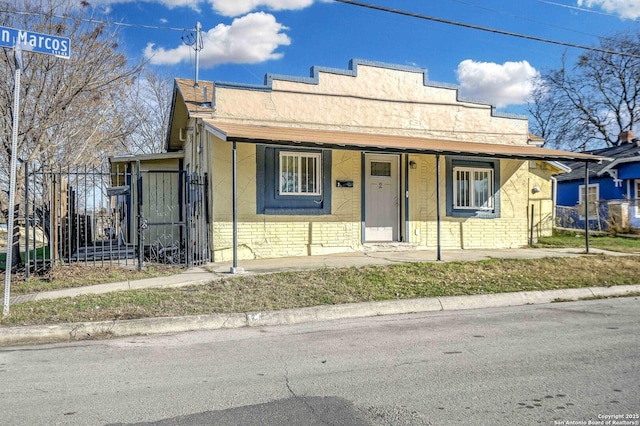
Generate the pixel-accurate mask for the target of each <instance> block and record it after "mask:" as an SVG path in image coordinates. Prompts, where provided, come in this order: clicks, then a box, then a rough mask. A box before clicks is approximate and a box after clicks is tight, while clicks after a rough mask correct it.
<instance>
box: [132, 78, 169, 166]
mask: <svg viewBox="0 0 640 426" xmlns="http://www.w3.org/2000/svg"><path fill="white" fill-rule="evenodd" d="M172 90H173V85H172V80H171V79H170V78H169V77H168V76H166V75H163V74H161V73H158V72H154V71H151V70H148V69H147V70H145V71H144V72H143V73H142V75H141V76H140V78H138V79H137V80H136V82H135V83H134V84H133V86H132V88H131V90H130V91H129V97H128V98H127V99H126V102H127V105H124V106H123V108H126V109H127V110H128V111H129V114H128V119H129V120H132V121H133V122H134V123H135V130H134V131H133V132H132V133H131V134H129V135H128V136H127V138H126V141H127V149H128V151H129V153H131V154H153V153H159V152H162V151H163V148H164V142H165V138H166V134H167V131H168V128H169V119H170V113H171V111H170V107H171V92H172Z"/></svg>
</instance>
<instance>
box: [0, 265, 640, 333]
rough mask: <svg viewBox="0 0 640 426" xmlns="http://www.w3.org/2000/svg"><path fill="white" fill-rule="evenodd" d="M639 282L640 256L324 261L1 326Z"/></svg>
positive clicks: (71, 303)
mask: <svg viewBox="0 0 640 426" xmlns="http://www.w3.org/2000/svg"><path fill="white" fill-rule="evenodd" d="M77 274H80V273H76V275H77ZM80 275H82V274H80ZM639 283H640V256H622V257H614V256H603V255H591V256H581V257H571V258H569V257H566V258H545V259H532V260H523V259H491V260H484V261H477V262H450V263H434V262H424V263H407V264H397V265H390V266H367V267H361V268H355V267H354V268H341V269H328V268H324V269H319V270H315V271H302V272H283V273H275V274H267V275H247V276H239V277H234V278H229V279H225V280H220V281H214V282H211V283H209V284H207V285H201V286H193V287H183V288H175V289H171V288H167V289H147V290H135V291H120V292H114V293H109V294H102V295H84V296H78V297H75V298H64V299H54V300H42V301H36V302H28V303H22V304H17V305H13V306H12V307H11V313H10V315H8V316H7V317H2V319H1V320H0V325H4V326H11V325H31V324H52V323H59V322H78V321H104V320H121V319H135V318H148V317H162V316H164V317H166V316H182V315H206V314H216V313H232V312H250V311H263V310H277V309H287V308H298V307H306V306H315V305H328V304H341V303H352V302H365V301H381V300H399V299H411V298H419V297H439V296H456V295H470V294H488V293H503V292H514V291H528V290H550V289H562V288H579V287H592V286H614V285H624V284H639Z"/></svg>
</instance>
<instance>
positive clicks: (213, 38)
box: [144, 12, 291, 68]
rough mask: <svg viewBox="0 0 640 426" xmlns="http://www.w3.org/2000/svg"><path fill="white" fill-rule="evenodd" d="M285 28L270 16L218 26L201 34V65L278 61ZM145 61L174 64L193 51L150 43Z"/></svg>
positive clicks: (285, 43)
mask: <svg viewBox="0 0 640 426" xmlns="http://www.w3.org/2000/svg"><path fill="white" fill-rule="evenodd" d="M285 30H287V27H285V26H284V25H282V24H280V23H278V22H277V21H276V18H275V17H274V16H273V15H270V14H268V13H264V12H258V13H250V14H248V15H246V16H243V17H241V18H237V19H234V20H233V22H232V23H231V25H225V24H219V25H216V26H215V27H214V28H212V29H210V30H209V31H207V32H206V33H204V34H203V36H202V37H203V45H204V47H203V49H202V51H201V52H200V65H201V66H202V67H203V68H211V67H214V66H216V65H220V64H224V63H234V64H255V63H259V62H264V61H268V60H271V59H280V58H281V57H282V56H283V54H282V53H277V52H276V49H278V47H280V46H288V45H289V44H291V39H290V38H289V37H288V36H287V35H286V34H284V32H283V31H285ZM144 56H145V58H147V59H149V61H150V62H151V63H152V64H154V65H175V64H178V63H180V62H185V61H189V60H191V58H193V48H192V47H189V46H185V45H182V46H179V47H176V48H175V49H165V48H163V47H158V48H156V47H155V45H154V44H153V43H149V44H147V47H146V48H145V49H144Z"/></svg>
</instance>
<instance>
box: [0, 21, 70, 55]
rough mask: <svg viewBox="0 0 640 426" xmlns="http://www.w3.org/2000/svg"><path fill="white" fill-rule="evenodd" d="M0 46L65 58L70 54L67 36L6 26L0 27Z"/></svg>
mask: <svg viewBox="0 0 640 426" xmlns="http://www.w3.org/2000/svg"><path fill="white" fill-rule="evenodd" d="M0 47H17V48H19V49H20V50H22V51H24V52H37V53H44V54H47V55H53V56H57V57H59V58H65V59H69V56H70V55H71V41H70V40H69V39H68V38H67V37H57V36H52V35H49V34H40V33H34V32H32V31H25V30H17V29H15V28H8V27H0Z"/></svg>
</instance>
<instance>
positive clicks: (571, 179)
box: [556, 131, 640, 230]
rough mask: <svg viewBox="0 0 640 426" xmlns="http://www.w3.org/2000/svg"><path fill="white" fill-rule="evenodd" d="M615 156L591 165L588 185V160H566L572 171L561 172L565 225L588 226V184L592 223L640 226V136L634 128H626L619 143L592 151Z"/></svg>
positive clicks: (560, 204) (561, 217) (601, 226)
mask: <svg viewBox="0 0 640 426" xmlns="http://www.w3.org/2000/svg"><path fill="white" fill-rule="evenodd" d="M590 153H591V154H594V155H598V156H604V157H608V158H610V159H611V161H606V162H602V163H596V164H592V165H589V166H588V169H587V171H588V176H589V182H588V186H585V180H584V176H585V164H584V163H581V162H572V163H566V166H567V167H569V168H570V169H571V171H570V172H569V173H565V174H562V175H558V176H557V177H556V179H557V181H558V195H557V205H558V208H559V210H561V211H563V212H564V213H560V214H559V221H560V225H561V226H564V227H579V228H582V227H583V226H584V204H583V202H584V198H585V187H587V188H588V193H587V196H588V199H589V206H588V208H589V211H588V217H589V221H588V222H589V226H590V228H591V229H600V230H607V229H609V228H610V227H612V226H613V227H617V228H619V229H627V228H632V229H640V201H639V200H640V140H638V139H636V138H635V137H634V135H633V132H631V131H626V132H622V133H621V134H620V137H619V143H618V145H616V146H613V147H609V148H603V149H598V150H594V151H590Z"/></svg>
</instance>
